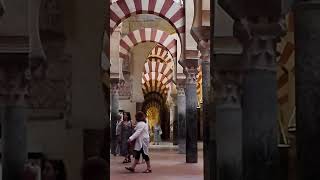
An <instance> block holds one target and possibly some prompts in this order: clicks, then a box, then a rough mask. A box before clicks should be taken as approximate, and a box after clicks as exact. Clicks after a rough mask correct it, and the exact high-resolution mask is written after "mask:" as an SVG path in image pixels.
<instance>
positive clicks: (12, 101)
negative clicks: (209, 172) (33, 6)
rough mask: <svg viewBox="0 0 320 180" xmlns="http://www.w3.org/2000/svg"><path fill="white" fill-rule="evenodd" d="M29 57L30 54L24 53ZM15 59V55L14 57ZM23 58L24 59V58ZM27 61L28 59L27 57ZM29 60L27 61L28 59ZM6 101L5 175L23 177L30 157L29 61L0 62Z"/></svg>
mask: <svg viewBox="0 0 320 180" xmlns="http://www.w3.org/2000/svg"><path fill="white" fill-rule="evenodd" d="M22 58H23V59H28V56H27V55H25V57H22ZM10 60H12V62H13V60H14V58H12V57H11V59H10ZM22 61H23V60H21V62H22ZM26 61H27V60H26ZM26 61H25V62H26ZM0 67H1V68H0V72H1V79H2V80H3V83H2V84H1V86H0V97H1V101H2V102H1V104H2V112H1V118H2V119H1V120H2V142H3V149H2V179H17V180H22V173H23V170H24V164H25V162H26V160H27V138H26V120H27V105H26V101H25V100H26V99H25V98H26V96H27V89H28V84H29V83H28V80H29V75H30V74H29V73H27V72H28V71H27V70H28V69H27V65H26V64H23V63H22V64H14V63H8V64H6V65H3V64H1V65H0Z"/></svg>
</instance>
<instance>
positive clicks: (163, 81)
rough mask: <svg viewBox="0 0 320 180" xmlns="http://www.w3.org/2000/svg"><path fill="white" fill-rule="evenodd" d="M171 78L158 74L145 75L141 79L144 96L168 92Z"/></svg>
mask: <svg viewBox="0 0 320 180" xmlns="http://www.w3.org/2000/svg"><path fill="white" fill-rule="evenodd" d="M171 80H172V78H171V79H170V77H169V78H168V77H167V76H166V75H165V74H162V73H159V72H150V73H146V74H144V75H143V77H142V82H141V83H142V91H143V92H144V94H147V93H150V92H158V93H160V94H163V93H166V92H168V90H169V88H170V84H169V83H170V82H171Z"/></svg>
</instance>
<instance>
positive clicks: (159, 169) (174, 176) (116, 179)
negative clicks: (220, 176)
mask: <svg viewBox="0 0 320 180" xmlns="http://www.w3.org/2000/svg"><path fill="white" fill-rule="evenodd" d="M150 158H151V166H152V170H153V173H152V174H143V173H141V172H142V171H144V170H145V168H146V166H145V164H140V165H138V166H137V169H136V173H130V172H127V171H126V170H125V166H128V165H123V164H122V163H121V162H122V161H123V158H122V157H113V156H112V158H111V162H110V163H111V169H110V176H111V180H123V179H130V180H138V179H139V180H203V153H202V152H199V163H197V164H186V163H185V155H181V154H177V153H176V152H175V151H172V150H161V151H156V150H151V152H150Z"/></svg>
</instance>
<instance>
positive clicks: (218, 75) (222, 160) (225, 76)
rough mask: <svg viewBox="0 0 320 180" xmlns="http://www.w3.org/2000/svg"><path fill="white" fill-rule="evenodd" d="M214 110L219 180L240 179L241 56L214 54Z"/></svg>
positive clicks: (241, 167) (217, 175)
mask: <svg viewBox="0 0 320 180" xmlns="http://www.w3.org/2000/svg"><path fill="white" fill-rule="evenodd" d="M213 59H214V60H213V67H214V68H213V69H212V71H213V77H214V82H213V88H214V101H213V102H214V106H213V107H214V109H212V111H214V112H215V113H214V114H215V117H214V118H215V120H216V143H217V156H216V160H217V164H216V168H217V171H216V177H217V179H219V180H241V179H242V169H243V166H242V133H243V132H242V123H243V122H242V109H241V95H240V92H241V89H240V87H241V79H242V73H241V69H240V67H239V65H240V62H241V56H239V55H226V54H216V55H215V56H214V58H213Z"/></svg>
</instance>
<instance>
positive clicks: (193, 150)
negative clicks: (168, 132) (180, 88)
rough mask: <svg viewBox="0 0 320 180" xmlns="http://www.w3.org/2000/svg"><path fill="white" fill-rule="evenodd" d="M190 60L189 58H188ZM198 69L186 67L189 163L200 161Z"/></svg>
mask: <svg viewBox="0 0 320 180" xmlns="http://www.w3.org/2000/svg"><path fill="white" fill-rule="evenodd" d="M187 61H189V60H187ZM196 74H197V70H196V67H192V68H190V69H189V68H186V76H187V79H186V89H185V93H186V112H187V113H188V115H187V116H186V127H187V136H186V162H187V163H197V162H198V143H197V140H198V138H197V135H198V133H197V131H198V123H197V115H198V112H197V105H198V102H197V83H196V82H197V80H196Z"/></svg>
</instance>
